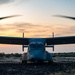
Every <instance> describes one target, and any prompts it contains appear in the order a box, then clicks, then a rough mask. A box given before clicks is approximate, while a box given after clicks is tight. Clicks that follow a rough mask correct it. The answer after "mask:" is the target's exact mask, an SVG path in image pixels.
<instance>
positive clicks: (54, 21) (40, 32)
mask: <svg viewBox="0 0 75 75" xmlns="http://www.w3.org/2000/svg"><path fill="white" fill-rule="evenodd" d="M15 14H16V15H21V16H18V17H14V18H9V19H4V20H1V21H0V36H13V37H22V33H23V32H24V33H25V37H52V32H54V34H55V37H61V36H75V21H74V20H70V19H65V18H59V17H54V16H53V15H57V14H61V15H66V16H72V17H75V0H0V17H4V16H9V15H15ZM47 50H48V51H49V52H53V51H52V49H47ZM25 51H26V49H25ZM0 52H4V53H22V48H21V46H18V45H17V46H15V45H2V44H1V45H0ZM54 52H75V45H61V46H60V45H58V46H55V51H54Z"/></svg>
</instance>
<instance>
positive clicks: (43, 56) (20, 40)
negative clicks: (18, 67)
mask: <svg viewBox="0 0 75 75" xmlns="http://www.w3.org/2000/svg"><path fill="white" fill-rule="evenodd" d="M10 17H15V16H7V17H2V18H1V19H5V18H10ZM0 44H12V45H13V44H14V45H22V50H23V51H24V48H25V47H27V48H28V51H27V54H25V53H24V54H23V57H22V63H27V62H28V61H29V62H45V61H47V62H49V63H52V62H53V60H52V55H51V53H49V52H47V51H46V47H49V48H53V51H54V45H62V44H75V36H65V37H54V33H53V37H51V38H25V37H24V33H23V37H8V36H0Z"/></svg>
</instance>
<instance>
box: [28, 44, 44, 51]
mask: <svg viewBox="0 0 75 75" xmlns="http://www.w3.org/2000/svg"><path fill="white" fill-rule="evenodd" d="M29 49H33V50H36V49H38V50H40V49H44V45H43V44H38V43H32V44H30V45H29Z"/></svg>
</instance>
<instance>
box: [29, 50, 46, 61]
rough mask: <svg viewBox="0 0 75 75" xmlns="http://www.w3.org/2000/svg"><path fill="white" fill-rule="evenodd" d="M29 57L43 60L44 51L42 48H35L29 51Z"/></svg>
mask: <svg viewBox="0 0 75 75" xmlns="http://www.w3.org/2000/svg"><path fill="white" fill-rule="evenodd" d="M29 58H30V59H34V60H44V59H45V52H43V51H42V50H35V51H34V52H31V53H30V55H29Z"/></svg>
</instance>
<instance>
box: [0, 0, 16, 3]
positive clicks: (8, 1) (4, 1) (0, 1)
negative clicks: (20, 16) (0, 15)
mask: <svg viewBox="0 0 75 75" xmlns="http://www.w3.org/2000/svg"><path fill="white" fill-rule="evenodd" d="M14 1H15V0H0V4H7V3H11V2H14Z"/></svg>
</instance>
